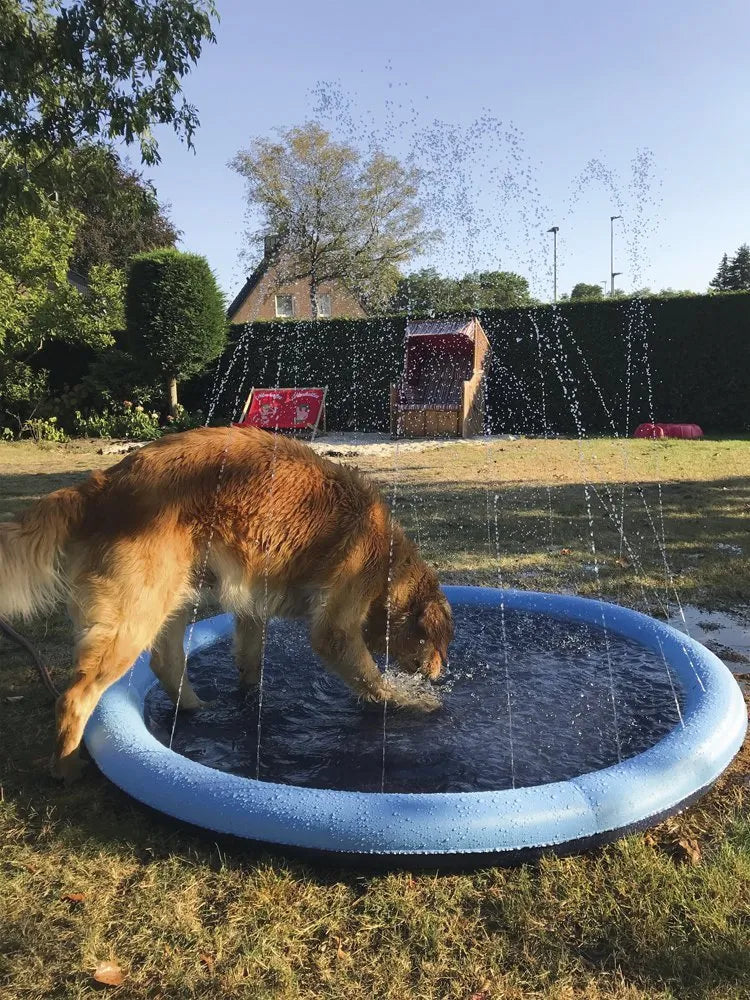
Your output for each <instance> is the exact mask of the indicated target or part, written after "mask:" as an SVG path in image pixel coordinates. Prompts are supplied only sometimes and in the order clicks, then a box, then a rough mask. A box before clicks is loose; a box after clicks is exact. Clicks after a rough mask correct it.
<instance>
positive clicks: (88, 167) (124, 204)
mask: <svg viewBox="0 0 750 1000" xmlns="http://www.w3.org/2000/svg"><path fill="white" fill-rule="evenodd" d="M72 164H73V176H74V183H73V185H72V188H71V191H70V199H69V200H70V202H71V204H72V205H73V207H75V208H77V209H78V210H79V211H80V212H81V213H82V215H83V222H82V224H81V225H80V226H79V227H78V232H77V233H76V240H75V244H74V246H73V258H72V260H71V267H72V268H73V270H74V271H78V272H80V273H81V274H83V275H88V273H89V271H90V269H91V267H92V266H93V265H95V264H111V265H112V266H113V267H117V268H120V269H121V270H124V269H125V268H126V267H127V264H128V261H129V260H130V258H131V257H132V256H133V255H134V254H136V253H142V252H144V251H146V250H156V249H159V248H161V247H173V246H174V244H175V242H176V240H177V238H178V236H179V232H178V230H177V229H175V227H174V225H173V224H172V222H171V220H170V219H169V217H168V215H167V214H166V211H165V209H164V208H163V207H162V206H161V205H160V204H159V201H158V198H157V196H156V189H155V188H154V186H153V184H151V183H150V182H149V181H145V180H144V179H143V176H142V175H141V174H140V173H138V172H137V171H135V170H132V169H130V168H129V167H126V166H124V165H123V164H122V163H121V161H120V158H119V157H118V155H117V153H116V152H115V151H114V150H112V149H109V148H107V147H103V146H97V145H91V144H89V145H86V146H82V147H80V148H79V149H77V150H76V151H75V152H74V153H73V160H72Z"/></svg>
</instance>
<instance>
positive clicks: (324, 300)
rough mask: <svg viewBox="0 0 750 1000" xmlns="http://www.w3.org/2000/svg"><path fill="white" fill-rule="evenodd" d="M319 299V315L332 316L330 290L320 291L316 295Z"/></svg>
mask: <svg viewBox="0 0 750 1000" xmlns="http://www.w3.org/2000/svg"><path fill="white" fill-rule="evenodd" d="M316 299H317V300H318V316H330V315H331V296H330V294H329V293H328V292H323V293H322V294H320V293H318V295H316Z"/></svg>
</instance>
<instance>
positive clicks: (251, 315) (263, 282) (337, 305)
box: [227, 236, 367, 323]
mask: <svg viewBox="0 0 750 1000" xmlns="http://www.w3.org/2000/svg"><path fill="white" fill-rule="evenodd" d="M264 251H265V252H264V254H263V260H262V261H261V262H260V264H259V265H258V266H257V267H256V269H255V270H254V271H253V273H252V274H251V275H250V276H249V277H248V279H247V281H246V282H245V284H244V285H243V286H242V288H241V289H240V291H239V293H238V294H237V296H236V297H235V299H234V301H233V302H232V304H231V305H230V306H229V309H228V310H227V317H228V319H229V322H230V323H252V322H254V321H255V320H258V319H311V318H312V310H311V307H310V280H309V278H298V279H297V280H295V281H283V280H282V278H281V275H280V263H279V257H278V254H276V252H275V251H276V238H275V237H273V236H267V237H266V241H265V247H264ZM366 315H367V313H366V312H365V310H364V309H363V308H362V303H361V302H360V301H359V299H358V298H357V296H356V294H354V293H353V292H350V291H349V289H348V288H346V287H345V286H344V285H343V284H342V283H341V282H340V281H336V280H333V281H321V282H320V284H319V285H318V317H319V318H320V319H324V318H325V319H327V318H330V317H338V316H347V317H352V318H356V319H360V318H362V317H364V316H366Z"/></svg>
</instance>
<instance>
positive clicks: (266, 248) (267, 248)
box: [263, 233, 279, 260]
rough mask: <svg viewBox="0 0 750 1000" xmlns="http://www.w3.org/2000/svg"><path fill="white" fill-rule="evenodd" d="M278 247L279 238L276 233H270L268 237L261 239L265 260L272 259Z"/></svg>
mask: <svg viewBox="0 0 750 1000" xmlns="http://www.w3.org/2000/svg"><path fill="white" fill-rule="evenodd" d="M278 247H279V236H278V233H271V234H270V235H269V236H264V237H263V256H264V257H265V258H266V260H268V259H269V257H273V255H274V254H275V253H276V251H277V250H278Z"/></svg>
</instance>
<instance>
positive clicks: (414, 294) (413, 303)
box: [391, 267, 456, 313]
mask: <svg viewBox="0 0 750 1000" xmlns="http://www.w3.org/2000/svg"><path fill="white" fill-rule="evenodd" d="M455 301H456V280H455V279H454V278H443V277H442V276H441V275H439V274H438V272H437V271H436V270H435V268H434V267H425V268H422V270H420V271H414V272H413V273H412V274H407V275H406V276H405V277H403V278H400V279H399V282H398V287H397V289H396V294H395V295H394V297H393V300H392V302H391V308H392V309H393V311H394V312H412V313H420V312H438V313H440V312H450V311H451V309H453V308H455V305H454V304H455Z"/></svg>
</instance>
